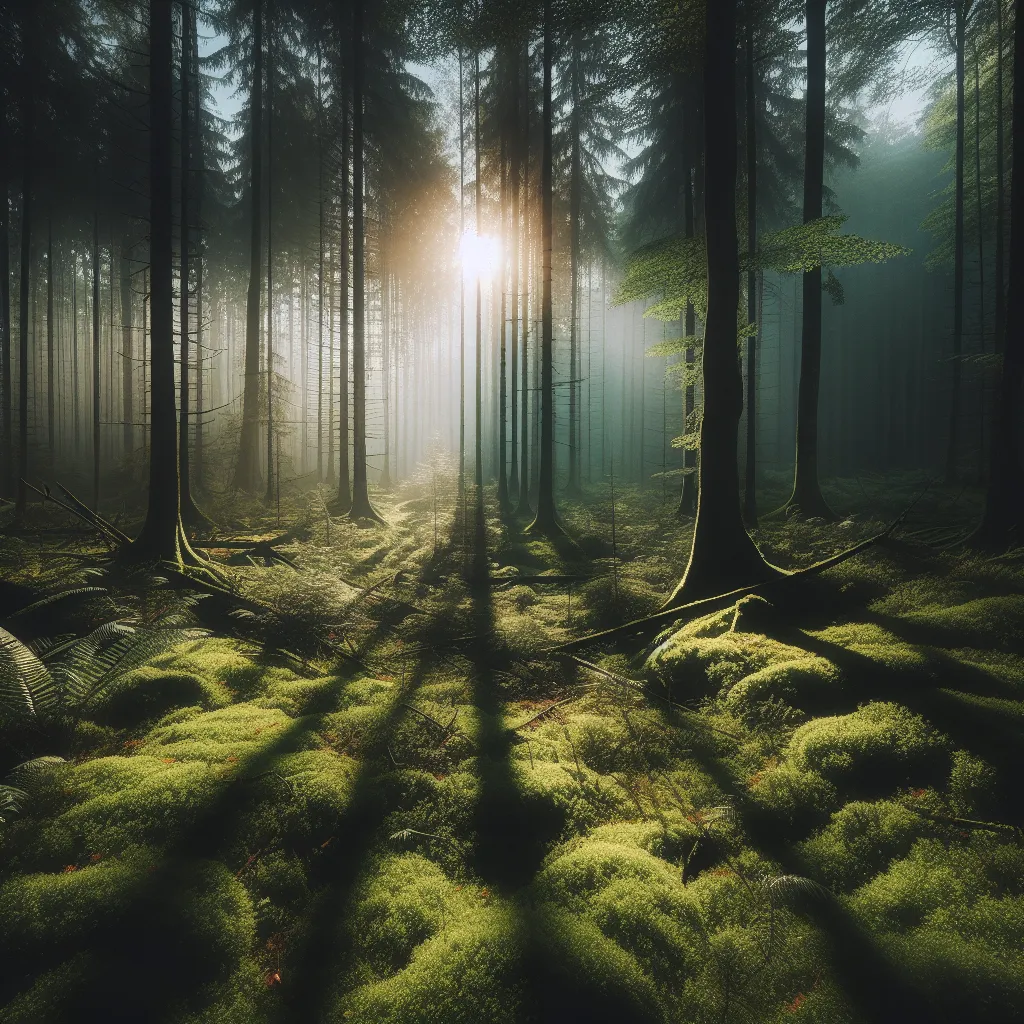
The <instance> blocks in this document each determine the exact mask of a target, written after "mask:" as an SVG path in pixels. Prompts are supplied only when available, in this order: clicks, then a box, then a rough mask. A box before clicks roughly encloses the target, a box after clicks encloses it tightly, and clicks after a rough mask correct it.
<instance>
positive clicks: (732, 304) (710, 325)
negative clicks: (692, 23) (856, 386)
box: [668, 0, 775, 607]
mask: <svg viewBox="0 0 1024 1024" xmlns="http://www.w3.org/2000/svg"><path fill="white" fill-rule="evenodd" d="M706 17H707V32H706V37H705V39H706V42H705V61H704V96H705V102H706V104H707V108H706V112H705V118H704V139H705V160H706V172H707V177H706V184H705V200H704V202H705V216H706V219H707V227H708V230H707V234H706V237H707V265H708V316H707V322H706V327H705V332H704V352H703V360H702V363H703V367H702V368H703V376H704V415H703V417H702V419H701V429H700V445H701V460H700V499H699V502H698V506H697V520H696V523H695V524H694V530H693V544H692V547H691V549H690V560H689V563H688V565H687V567H686V573H685V574H684V576H683V580H682V582H681V583H680V584H679V586H678V587H677V588H676V590H675V593H673V595H672V597H671V598H670V600H669V602H668V605H669V606H670V607H671V606H673V605H678V604H682V603H684V602H686V601H691V600H695V599H699V598H701V597H707V596H708V595H711V594H717V593H722V592H724V591H728V590H732V589H734V588H736V587H742V586H747V585H751V584H755V583H758V582H760V581H763V580H765V579H768V578H770V577H771V576H772V575H773V573H774V572H775V570H773V569H772V568H771V567H770V566H768V565H767V563H766V562H765V561H764V559H762V558H761V555H760V553H759V552H758V550H757V548H756V547H755V546H754V542H753V541H752V540H751V539H750V536H749V534H748V533H747V531H746V529H745V528H744V526H743V518H742V515H741V511H740V490H739V473H738V467H737V464H736V443H737V440H738V434H739V421H740V415H741V413H742V410H743V378H742V376H741V374H740V368H739V362H738V360H737V358H736V309H737V306H738V304H739V251H738V246H737V242H736V170H737V146H736V66H735V51H736V0H718V2H716V3H714V4H708V6H707V15H706Z"/></svg>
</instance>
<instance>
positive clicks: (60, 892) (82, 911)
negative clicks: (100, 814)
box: [0, 849, 154, 954]
mask: <svg viewBox="0 0 1024 1024" xmlns="http://www.w3.org/2000/svg"><path fill="white" fill-rule="evenodd" d="M153 863H154V856H153V854H152V852H151V851H148V850H144V849H135V850H129V851H127V852H126V853H125V855H124V856H122V857H119V858H108V859H106V860H101V861H99V862H98V863H95V864H92V863H89V862H88V861H87V862H86V866H84V867H82V868H79V869H77V870H74V871H64V870H61V871H58V872H56V873H49V872H44V873H38V874H29V875H18V876H16V877H15V878H12V879H11V880H10V881H8V882H7V883H6V884H5V885H4V886H3V888H0V917H2V919H3V922H4V928H3V932H2V934H0V944H2V946H0V948H4V949H6V950H8V951H9V952H10V951H18V952H19V953H21V954H25V953H27V952H39V951H41V950H42V949H44V948H45V947H46V946H47V945H63V944H64V943H66V942H69V941H74V940H76V939H81V938H82V937H84V936H87V935H88V934H89V932H91V931H94V930H95V929H97V928H98V927H100V925H101V924H102V923H104V922H105V921H106V920H109V919H110V918H111V917H117V916H119V915H123V914H124V913H125V910H126V908H127V907H128V906H129V905H130V903H131V900H132V898H133V897H134V896H136V895H137V888H138V885H139V882H140V880H141V879H142V878H143V877H144V875H145V873H146V870H147V869H148V868H149V867H150V866H151V865H152V864H153ZM71 866H73V867H76V868H77V865H71Z"/></svg>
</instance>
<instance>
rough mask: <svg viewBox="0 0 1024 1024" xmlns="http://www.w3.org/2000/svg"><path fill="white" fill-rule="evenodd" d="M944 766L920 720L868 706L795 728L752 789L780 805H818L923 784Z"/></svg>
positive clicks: (941, 744) (943, 754) (888, 707)
mask: <svg viewBox="0 0 1024 1024" xmlns="http://www.w3.org/2000/svg"><path fill="white" fill-rule="evenodd" d="M948 767H949V753H948V749H947V742H946V740H945V738H944V737H942V736H940V735H939V734H938V733H936V732H935V731H934V730H932V729H931V728H930V727H929V726H928V725H927V724H926V723H925V721H924V719H922V718H921V717H920V716H919V715H915V714H914V713H913V712H911V711H908V710H907V709H906V708H904V707H901V706H899V705H898V704H888V703H871V704H865V705H864V706H863V707H862V708H860V709H858V710H857V711H855V712H853V713H852V714H849V715H839V716H835V717H831V718H816V719H814V720H813V721H811V722H808V723H806V724H805V725H802V726H801V727H800V728H799V729H797V730H796V732H795V733H794V734H793V736H792V738H791V739H790V741H789V743H788V744H787V746H786V748H785V750H784V752H783V758H782V762H781V763H780V764H778V765H775V766H772V767H769V768H767V769H766V770H764V771H763V772H761V773H760V774H759V777H758V778H757V779H756V781H755V783H754V786H753V790H754V793H755V795H756V796H757V797H758V798H759V799H761V800H763V801H764V802H766V803H769V804H774V805H775V806H778V807H780V809H788V810H792V809H795V808H796V807H798V806H800V805H801V804H803V805H805V806H807V807H811V808H814V809H816V810H822V809H824V808H827V807H829V806H830V805H831V804H832V803H833V801H834V795H835V794H836V793H839V792H841V793H844V794H846V795H848V796H880V795H884V794H886V793H892V792H894V791H896V790H898V789H902V788H904V787H906V786H910V785H912V786H922V785H927V784H928V783H929V782H931V781H934V780H935V779H936V778H941V777H942V776H943V775H945V773H946V771H948Z"/></svg>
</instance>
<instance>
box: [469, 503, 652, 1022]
mask: <svg viewBox="0 0 1024 1024" xmlns="http://www.w3.org/2000/svg"><path fill="white" fill-rule="evenodd" d="M564 550H565V551H566V552H571V553H572V555H573V557H575V558H578V557H579V554H580V553H579V551H578V549H576V548H575V546H572V545H571V542H568V543H567V544H566V545H565V546H564ZM554 555H555V557H558V558H561V557H562V553H561V552H559V551H558V550H557V549H555V550H554ZM488 558H489V556H488V551H487V544H486V529H485V524H484V522H483V519H482V511H481V510H480V509H479V508H478V510H477V521H476V523H475V530H474V551H473V573H472V580H473V584H472V589H471V601H472V616H473V623H474V634H475V635H476V637H477V641H476V643H475V644H474V646H473V647H472V648H471V649H469V651H468V652H467V654H468V657H469V661H470V671H471V684H472V692H473V703H474V705H475V708H476V712H477V756H476V771H477V777H478V784H479V788H478V794H477V803H476V806H475V808H474V815H473V828H474V834H475V846H474V850H473V855H472V867H473V870H474V871H475V873H476V874H477V875H479V877H480V878H481V879H482V881H483V882H484V883H485V885H486V886H487V887H488V888H489V889H490V890H493V891H494V892H495V893H496V894H497V895H498V896H499V897H501V898H503V899H504V900H505V901H506V902H507V905H508V907H509V909H510V911H511V913H512V915H513V918H514V921H515V927H514V928H513V929H512V933H513V934H514V935H515V936H516V938H515V940H514V941H516V943H517V949H516V950H515V955H516V959H517V965H518V970H517V972H516V973H517V976H518V986H517V987H518V989H519V991H520V992H521V994H522V1018H521V1019H523V1020H525V1021H530V1022H532V1024H533V1022H535V1024H622V1022H624V1021H631V1022H635V1024H640V1022H643V1021H648V1020H650V1021H653V1020H654V1019H656V1011H655V1010H654V1009H653V1008H652V1007H650V1006H643V1005H640V1004H639V1003H638V1002H637V1000H636V998H635V996H634V994H632V993H631V992H629V991H628V987H627V986H625V985H623V984H620V983H619V981H618V980H617V979H616V978H614V977H609V976H602V977H596V978H595V977H594V976H589V977H588V976H587V975H588V972H587V970H586V969H585V968H583V967H581V963H582V961H581V960H580V956H581V953H580V949H579V943H578V940H574V937H573V936H572V935H571V934H570V933H569V932H568V931H567V930H566V922H564V921H559V920H557V919H556V918H555V917H553V916H551V915H550V914H549V913H548V912H547V911H546V910H545V908H544V906H540V905H537V904H536V903H534V902H533V901H532V900H531V899H530V895H529V890H528V887H529V883H530V882H532V881H533V879H534V878H535V877H536V875H537V872H538V870H539V869H540V867H541V864H542V862H543V860H544V858H545V857H546V855H547V854H548V852H549V851H550V850H551V848H552V846H553V844H554V843H555V842H556V841H557V840H558V838H559V836H560V835H561V833H562V832H563V830H564V827H565V823H566V819H565V813H564V812H563V811H562V810H560V809H559V808H558V807H556V806H555V804H554V803H552V802H551V801H550V800H548V799H546V798H545V797H544V796H543V794H540V793H536V794H535V793H531V792H529V791H527V790H525V789H524V787H523V785H522V782H521V779H520V777H519V774H518V773H517V771H516V768H515V766H514V764H513V756H512V748H513V746H514V745H515V740H516V737H515V734H514V732H513V731H512V730H511V729H509V728H508V727H507V726H506V724H505V719H504V714H503V708H502V702H501V700H500V698H499V688H498V678H497V676H496V674H495V669H496V668H497V667H498V666H499V665H500V663H501V660H502V658H503V656H504V652H503V650H502V649H501V644H500V639H499V637H498V634H497V630H496V622H495V610H494V605H493V602H492V597H491V586H490V581H489V579H488V573H487V569H488V565H489V561H488ZM546 564H550V562H548V563H546ZM582 955H583V956H584V958H585V956H586V954H582ZM511 1020H512V1018H511V1017H510V1021H511Z"/></svg>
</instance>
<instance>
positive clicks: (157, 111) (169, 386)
mask: <svg viewBox="0 0 1024 1024" xmlns="http://www.w3.org/2000/svg"><path fill="white" fill-rule="evenodd" d="M149 19H150V115H149V125H150V128H149V181H150V185H149V228H150V270H151V276H152V282H151V286H150V314H151V319H152V335H151V340H150V349H151V355H150V360H151V364H152V370H151V375H152V385H151V396H152V415H151V420H150V424H151V425H150V459H149V502H148V505H147V509H146V521H145V523H144V524H143V527H142V532H141V533H140V534H139V536H138V538H137V539H136V540H135V541H134V542H133V543H132V544H131V545H129V546H128V547H126V548H125V549H123V550H122V552H121V556H122V557H123V558H124V559H126V560H127V561H132V562H151V561H166V562H172V563H174V564H175V565H178V566H181V565H182V563H183V561H186V560H187V561H188V562H190V563H193V564H194V563H197V562H198V559H197V558H196V556H195V555H194V554H193V552H192V551H191V549H190V548H189V544H188V540H187V539H186V537H185V535H184V532H183V530H182V526H181V516H180V514H179V506H178V494H179V487H178V436H177V433H178V432H177V423H176V422H175V408H174V289H173V282H172V275H173V207H172V203H173V200H172V195H171V168H172V165H173V153H172V119H173V113H172V98H171V97H172V69H171V65H172V61H173V55H172V44H171V40H172V34H173V30H172V27H171V0H150V3H149Z"/></svg>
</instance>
